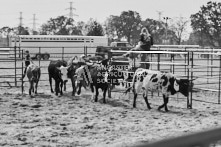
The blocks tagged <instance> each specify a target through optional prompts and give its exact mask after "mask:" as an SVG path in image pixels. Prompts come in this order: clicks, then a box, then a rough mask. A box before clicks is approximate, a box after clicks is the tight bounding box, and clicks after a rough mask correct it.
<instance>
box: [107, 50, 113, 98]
mask: <svg viewBox="0 0 221 147" xmlns="http://www.w3.org/2000/svg"><path fill="white" fill-rule="evenodd" d="M107 54H108V60H109V61H110V64H111V65H112V59H111V57H112V52H111V51H109V52H108V53H107ZM111 87H112V85H111V83H110V84H108V88H107V93H108V97H109V98H111Z"/></svg>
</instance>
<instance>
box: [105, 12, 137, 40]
mask: <svg viewBox="0 0 221 147" xmlns="http://www.w3.org/2000/svg"><path fill="white" fill-rule="evenodd" d="M105 27H106V28H105V31H106V34H107V35H108V36H111V37H113V38H118V39H119V40H121V39H122V38H126V39H127V41H128V42H130V43H134V40H137V38H139V37H138V36H139V33H140V29H141V17H140V14H139V13H137V12H135V11H123V12H122V13H121V15H120V16H113V15H112V16H110V17H109V18H108V19H107V20H106V22H105Z"/></svg>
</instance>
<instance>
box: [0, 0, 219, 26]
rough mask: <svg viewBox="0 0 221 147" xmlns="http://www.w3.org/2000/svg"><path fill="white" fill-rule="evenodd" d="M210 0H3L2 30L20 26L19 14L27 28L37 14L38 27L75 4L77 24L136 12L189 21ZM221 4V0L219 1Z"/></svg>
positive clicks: (66, 11) (0, 12) (0, 11)
mask: <svg viewBox="0 0 221 147" xmlns="http://www.w3.org/2000/svg"><path fill="white" fill-rule="evenodd" d="M208 1H209V0H0V2H1V9H0V28H1V27H4V26H9V27H16V26H18V24H19V17H20V16H19V15H20V14H19V13H20V12H22V18H23V20H22V22H23V25H24V26H28V27H30V28H32V26H33V14H35V15H36V19H37V20H36V23H37V28H39V27H40V26H41V25H42V24H43V23H46V22H47V21H48V20H49V19H50V18H56V17H57V16H61V15H66V16H68V14H69V9H68V8H69V7H70V2H73V7H74V8H75V9H76V10H74V11H73V12H74V14H76V15H78V17H74V19H75V20H76V21H84V22H87V21H88V20H89V19H90V18H93V19H96V20H97V21H98V22H100V23H103V22H104V21H105V20H106V18H107V17H109V16H110V15H118V16H119V15H120V14H121V12H123V11H128V10H132V11H136V12H138V13H139V14H140V15H141V18H142V20H145V19H146V18H152V19H156V20H158V19H159V15H158V12H162V17H165V16H167V17H170V18H173V17H179V16H183V17H186V18H189V17H190V15H191V14H194V13H197V12H198V11H199V10H200V7H201V6H202V5H206V3H207V2H208ZM215 1H221V0H215Z"/></svg>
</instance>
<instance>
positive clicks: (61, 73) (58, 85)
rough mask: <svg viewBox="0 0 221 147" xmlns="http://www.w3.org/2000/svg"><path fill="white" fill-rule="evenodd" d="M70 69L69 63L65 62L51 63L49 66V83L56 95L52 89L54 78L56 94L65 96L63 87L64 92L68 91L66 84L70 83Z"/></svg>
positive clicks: (56, 61) (55, 61)
mask: <svg viewBox="0 0 221 147" xmlns="http://www.w3.org/2000/svg"><path fill="white" fill-rule="evenodd" d="M67 72H68V67H67V62H66V61H64V60H54V61H51V62H50V63H49V65H48V75H49V83H50V88H51V92H52V93H54V91H53V89H52V78H53V79H54V80H55V94H56V95H58V93H60V95H63V91H62V88H63V85H64V91H65V90H66V86H65V85H66V82H67V81H68V75H67Z"/></svg>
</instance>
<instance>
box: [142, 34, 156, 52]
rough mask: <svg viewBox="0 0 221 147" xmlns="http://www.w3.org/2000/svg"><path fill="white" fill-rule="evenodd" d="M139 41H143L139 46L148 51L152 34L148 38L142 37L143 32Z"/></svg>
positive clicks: (151, 41) (151, 42) (151, 43)
mask: <svg viewBox="0 0 221 147" xmlns="http://www.w3.org/2000/svg"><path fill="white" fill-rule="evenodd" d="M140 41H141V42H142V43H143V44H142V45H141V46H140V47H141V48H142V49H143V50H144V51H149V50H150V47H151V45H153V38H152V36H149V38H147V39H145V38H144V34H141V35H140Z"/></svg>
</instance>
